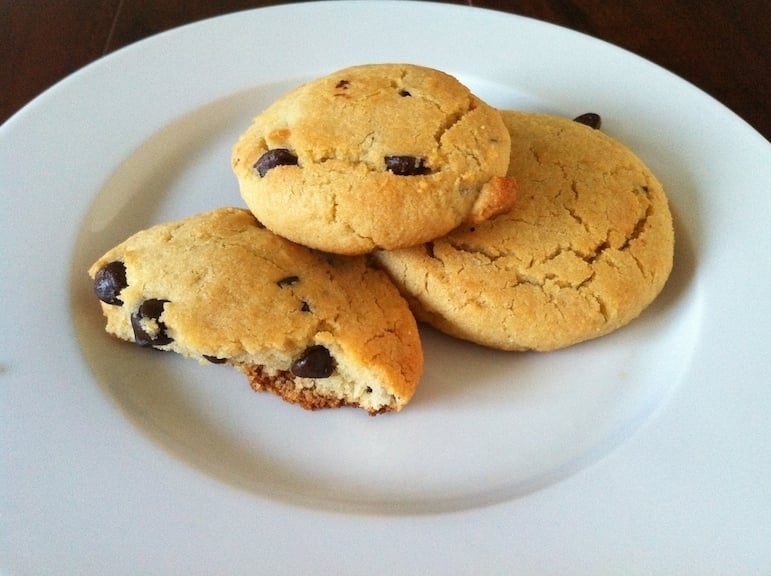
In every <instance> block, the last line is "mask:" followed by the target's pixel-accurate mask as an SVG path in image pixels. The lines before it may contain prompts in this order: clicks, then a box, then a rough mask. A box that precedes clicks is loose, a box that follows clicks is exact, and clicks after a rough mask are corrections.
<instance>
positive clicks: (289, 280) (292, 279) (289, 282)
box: [276, 276, 300, 287]
mask: <svg viewBox="0 0 771 576" xmlns="http://www.w3.org/2000/svg"><path fill="white" fill-rule="evenodd" d="M299 281H300V277H299V276H285V277H284V278H282V279H281V280H279V281H278V282H276V284H278V285H279V286H281V287H284V286H294V285H295V284H297V283H298V282H299Z"/></svg>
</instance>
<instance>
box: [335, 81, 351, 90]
mask: <svg viewBox="0 0 771 576" xmlns="http://www.w3.org/2000/svg"><path fill="white" fill-rule="evenodd" d="M350 85H351V82H350V80H340V82H338V83H337V84H335V88H337V89H339V90H346V89H348V86H350Z"/></svg>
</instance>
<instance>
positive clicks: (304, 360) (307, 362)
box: [291, 344, 335, 378]
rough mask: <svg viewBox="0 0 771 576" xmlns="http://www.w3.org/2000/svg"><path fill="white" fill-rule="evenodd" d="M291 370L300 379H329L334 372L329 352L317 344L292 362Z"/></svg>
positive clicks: (333, 364)
mask: <svg viewBox="0 0 771 576" xmlns="http://www.w3.org/2000/svg"><path fill="white" fill-rule="evenodd" d="M291 370H292V374H294V375H295V376H298V377H300V378H329V377H330V376H331V375H332V372H334V370H335V360H334V358H332V355H331V354H330V353H329V350H327V349H326V348H324V346H321V345H318V344H317V345H315V346H311V347H310V348H307V349H306V350H305V352H303V353H302V354H301V355H300V357H299V358H297V359H296V360H295V361H294V362H292V368H291Z"/></svg>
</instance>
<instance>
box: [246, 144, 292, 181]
mask: <svg viewBox="0 0 771 576" xmlns="http://www.w3.org/2000/svg"><path fill="white" fill-rule="evenodd" d="M296 165H297V156H295V155H294V154H292V153H291V152H290V151H289V150H287V149H286V148H274V149H273V150H268V151H267V152H265V154H263V155H262V156H260V158H259V160H257V162H255V163H254V169H255V170H257V173H258V174H259V175H260V177H261V178H263V177H265V174H267V173H268V172H269V171H270V170H271V169H272V168H275V167H276V166H296Z"/></svg>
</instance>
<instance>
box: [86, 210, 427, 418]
mask: <svg viewBox="0 0 771 576" xmlns="http://www.w3.org/2000/svg"><path fill="white" fill-rule="evenodd" d="M89 275H90V276H91V277H92V278H94V286H95V290H96V293H97V295H98V296H99V298H100V300H101V306H102V310H103V312H104V314H105V316H106V318H107V331H108V332H109V333H111V334H113V335H115V336H117V337H119V338H122V339H124V340H128V341H131V342H135V343H137V344H140V345H143V346H148V347H154V348H157V349H160V350H170V351H174V352H177V353H179V354H182V355H184V356H188V357H192V358H196V359H198V360H200V361H202V362H207V361H209V362H215V363H228V364H232V365H234V366H236V367H237V368H239V369H241V370H242V371H243V372H244V373H246V374H247V376H248V377H249V379H250V382H251V383H252V386H253V387H254V388H255V389H259V390H263V389H264V390H271V391H273V392H276V393H278V394H279V395H281V396H282V397H284V398H285V399H286V400H289V401H292V402H297V403H299V404H301V405H302V406H304V407H306V408H323V407H336V406H341V405H352V406H359V407H361V408H364V409H365V410H367V411H368V412H370V413H371V414H377V413H380V412H386V411H391V410H400V409H401V408H402V407H403V406H404V405H405V404H407V402H408V401H409V400H410V398H411V397H412V395H413V392H414V390H415V386H416V385H417V383H418V380H419V378H420V376H421V373H422V367H423V353H422V348H421V344H420V340H419V336H418V332H417V327H416V324H415V319H414V318H413V316H412V314H411V313H410V311H409V309H408V307H407V304H406V302H405V301H404V299H403V298H402V297H401V296H400V295H399V292H398V291H397V289H396V288H395V287H394V286H393V284H392V283H391V282H390V280H389V279H388V277H387V275H386V274H385V273H384V272H382V271H380V270H375V269H372V268H371V267H368V266H367V263H366V260H365V258H364V257H363V256H362V257H353V258H343V257H334V256H330V255H328V254H323V253H320V252H316V251H313V250H311V249H308V248H306V247H303V246H299V245H297V244H293V243H292V242H290V241H288V240H285V239H284V238H281V237H279V236H276V235H275V234H273V233H272V232H270V231H269V230H267V229H266V228H264V227H263V226H261V225H260V224H259V223H258V222H257V220H256V219H255V218H254V216H253V215H252V214H251V213H250V212H248V211H247V210H242V209H237V208H221V209H217V210H213V211H211V212H207V213H204V214H199V215H196V216H192V217H189V218H186V219H184V220H180V221H177V222H170V223H166V224H160V225H158V226H155V227H153V228H150V229H148V230H144V231H142V232H138V233H137V234H135V235H133V236H132V237H130V238H128V239H127V240H126V241H125V242H123V243H121V244H120V245H118V246H116V247H115V248H113V249H112V250H110V251H109V252H107V253H106V254H105V255H104V256H102V257H101V258H100V259H99V260H98V261H97V262H95V263H94V264H93V266H92V267H91V269H90V270H89Z"/></svg>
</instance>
